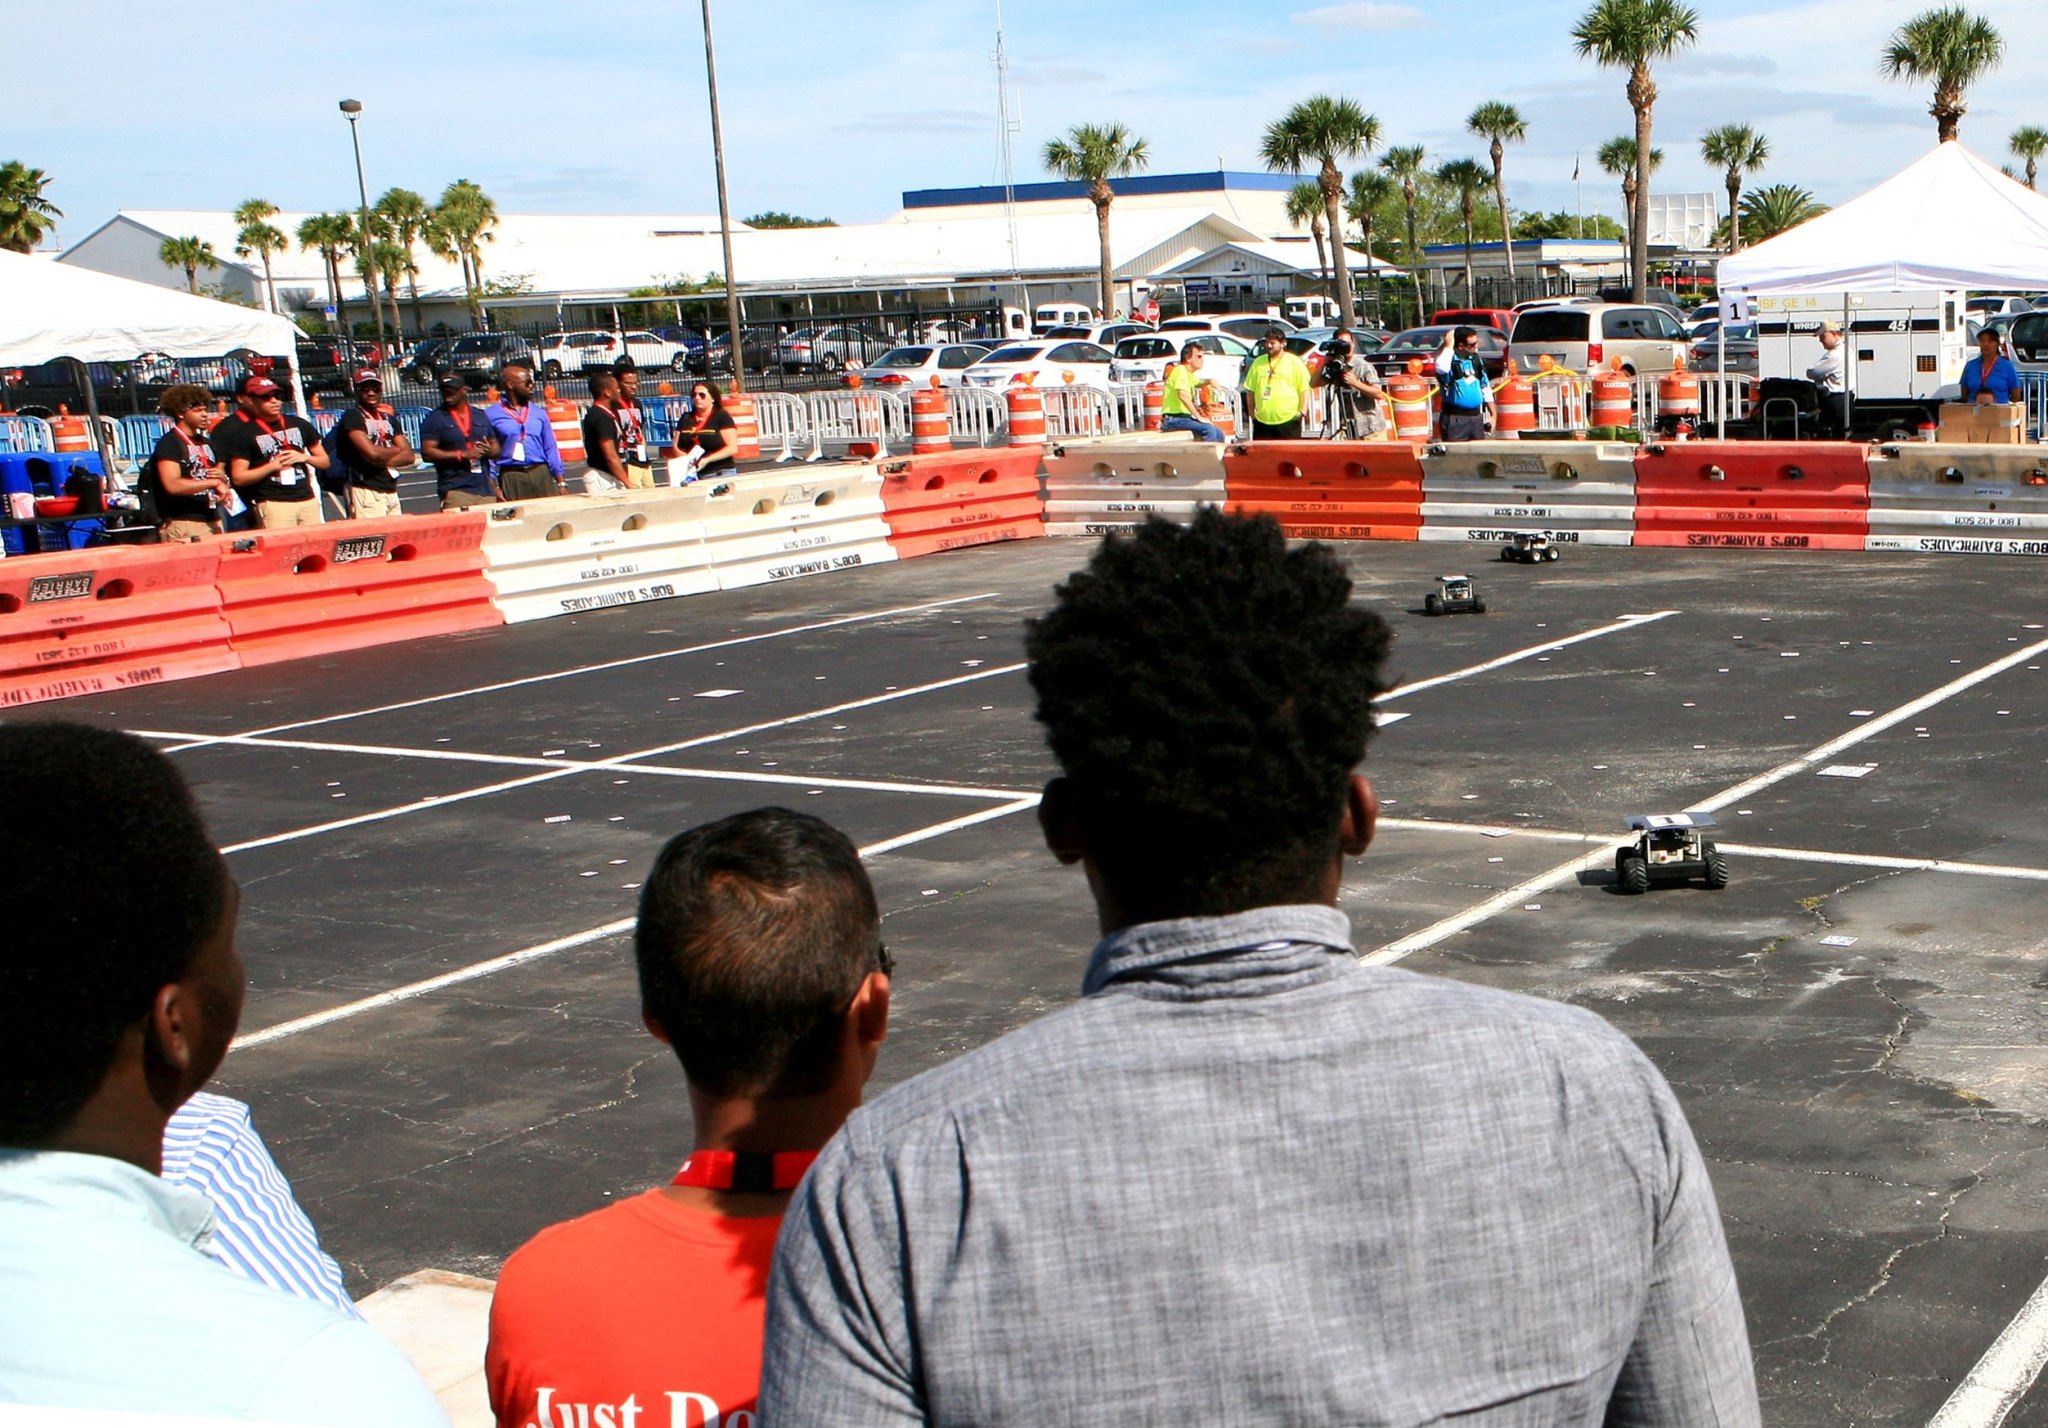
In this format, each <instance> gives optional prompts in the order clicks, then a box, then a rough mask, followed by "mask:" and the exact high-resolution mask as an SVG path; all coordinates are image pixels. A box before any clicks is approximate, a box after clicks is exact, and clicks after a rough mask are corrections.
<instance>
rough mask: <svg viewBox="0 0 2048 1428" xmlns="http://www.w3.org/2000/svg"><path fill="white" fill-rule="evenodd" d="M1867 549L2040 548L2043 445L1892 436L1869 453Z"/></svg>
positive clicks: (2044, 521)
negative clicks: (1891, 440)
mask: <svg viewBox="0 0 2048 1428" xmlns="http://www.w3.org/2000/svg"><path fill="white" fill-rule="evenodd" d="M1864 548H1865V549H1867V550H1913V551H1931V552H1935V553H1939V554H1944V555H2048V452H2044V451H2043V450H2042V449H2041V448H2040V447H2038V446H1987V445H1983V444H1980V443H1977V442H1960V443H1943V442H1918V441H1911V442H1900V443H1898V444H1897V445H1888V446H1885V447H1883V448H1882V449H1881V450H1880V452H1879V453H1878V454H1877V455H1874V456H1872V457H1871V458H1870V539H1869V541H1868V542H1867V543H1866V544H1865V547H1864Z"/></svg>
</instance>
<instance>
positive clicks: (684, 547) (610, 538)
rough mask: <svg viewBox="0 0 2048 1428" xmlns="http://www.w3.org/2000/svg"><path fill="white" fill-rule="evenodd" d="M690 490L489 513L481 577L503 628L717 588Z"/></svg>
mask: <svg viewBox="0 0 2048 1428" xmlns="http://www.w3.org/2000/svg"><path fill="white" fill-rule="evenodd" d="M705 500H706V498H705V496H704V495H703V494H702V493H701V492H699V491H698V489H697V488H696V487H695V486H686V487H684V488H683V489H681V490H675V491H646V490H641V491H633V492H626V493H621V494H616V495H604V496H581V497H579V496H556V497H552V498H550V499H547V500H539V501H521V502H519V503H518V504H516V505H506V506H493V507H491V508H490V524H489V525H488V526H487V527H486V528H485V531H484V558H485V560H486V561H487V562H488V565H487V568H486V570H485V574H486V576H487V577H488V578H489V579H490V582H491V585H492V587H493V588H494V589H496V591H497V592H498V594H497V605H498V608H499V609H500V610H502V611H504V612H505V620H506V622H507V623H508V624H515V625H516V624H522V623H524V622H526V621H528V620H545V619H549V618H551V617H553V616H556V615H580V614H586V613H588V612H589V611H592V610H603V609H609V608H610V607H612V606H615V605H633V604H638V603H639V602H641V601H643V600H667V599H670V598H672V597H674V596H677V595H701V594H703V593H704V592H706V591H709V590H716V589H717V588H718V577H717V575H716V574H714V573H713V572H712V569H711V553H710V551H709V550H707V549H706V548H705V545H704V506H705Z"/></svg>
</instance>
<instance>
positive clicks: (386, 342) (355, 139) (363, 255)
mask: <svg viewBox="0 0 2048 1428" xmlns="http://www.w3.org/2000/svg"><path fill="white" fill-rule="evenodd" d="M341 112H342V113H343V114H344V115H345V116H347V118H348V141H349V143H350V144H352V145H353V146H354V147H355V151H356V197H357V198H358V199H360V200H361V201H362V205H363V207H362V224H363V226H362V227H361V228H359V229H357V230H356V243H357V248H356V256H357V257H358V258H359V259H360V260H361V267H362V270H363V296H364V297H365V298H368V299H369V302H370V315H371V316H372V317H374V318H376V319H377V355H378V357H379V359H380V360H382V359H384V358H388V357H390V356H391V339H390V338H388V337H386V336H385V335H384V309H383V308H382V307H380V306H378V303H377V275H376V266H375V264H374V263H373V262H372V261H371V258H370V248H371V246H372V244H371V241H370V186H369V185H368V184H367V183H365V182H364V181H363V141H362V137H361V135H360V133H359V132H358V131H357V129H356V120H357V119H359V118H361V117H362V113H363V101H362V100H360V99H344V100H342V101H341Z"/></svg>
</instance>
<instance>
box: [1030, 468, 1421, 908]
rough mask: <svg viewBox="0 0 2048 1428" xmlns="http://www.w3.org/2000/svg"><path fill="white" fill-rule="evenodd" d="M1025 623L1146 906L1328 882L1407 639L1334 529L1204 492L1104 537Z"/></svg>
mask: <svg viewBox="0 0 2048 1428" xmlns="http://www.w3.org/2000/svg"><path fill="white" fill-rule="evenodd" d="M1055 595H1056V598H1055V601H1054V604H1053V607H1052V609H1051V610H1049V611H1047V612H1046V613H1045V614H1044V615H1042V616H1040V617H1039V618H1037V619H1035V620H1032V621H1030V622H1029V624H1028V626H1027V628H1026V636H1025V650H1026V653H1027V655H1028V656H1029V659H1030V679H1031V687H1032V689H1033V690H1034V691H1035V692H1036V693H1037V696H1038V708H1037V715H1038V721H1039V723H1041V724H1043V725H1044V726H1045V732H1046V741H1047V743H1048V744H1049V745H1050V746H1051V748H1052V753H1053V757H1054V758H1055V759H1057V760H1058V761H1059V764H1060V767H1061V768H1062V769H1063V770H1064V771H1065V772H1066V774H1067V776H1068V778H1069V779H1070V780H1071V781H1072V785H1071V786H1072V792H1073V795H1074V798H1075V805H1074V807H1075V810H1076V813H1077V815H1078V816H1079V817H1080V818H1081V819H1082V821H1083V823H1084V825H1085V827H1086V829H1087V831H1088V834H1089V846H1090V849H1091V852H1092V854H1093V856H1094V859H1095V862H1096V866H1097V867H1098V869H1099V870H1100V871H1101V873H1102V876H1103V878H1104V879H1105V881H1106V882H1107V883H1108V884H1109V887H1110V891H1111V892H1112V893H1113V894H1114V896H1115V897H1116V899H1117V902H1118V905H1119V906H1120V908H1121V909H1122V910H1123V911H1124V912H1125V913H1126V914H1127V915H1134V916H1136V917H1137V918H1138V920H1154V919H1157V918H1162V917H1196V916H1207V915H1213V914H1217V913H1222V912H1235V911H1241V910H1243V909H1244V908H1248V907H1261V906H1268V905H1272V904H1274V903H1278V902H1296V901H1305V900H1312V899H1313V897H1314V896H1315V890H1316V888H1317V886H1318V882H1319V879H1320V878H1321V877H1322V876H1323V875H1324V874H1325V872H1326V870H1327V868H1328V866H1329V861H1330V859H1331V858H1332V857H1333V856H1335V853H1336V839H1337V827H1338V823H1339V822H1340V820H1341V818H1342V815H1343V811H1344V786H1345V781H1346V779H1348V778H1349V776H1350V774H1351V772H1352V771H1353V770H1354V769H1355V768H1357V766H1358V764H1359V761H1360V760H1361V759H1363V758H1364V757H1365V745H1366V740H1367V739H1368V738H1369V737H1370V736H1371V734H1372V728H1373V715H1372V701H1373V699H1374V698H1375V697H1376V696H1378V695H1379V694H1381V693H1382V692H1384V690H1385V689H1386V688H1387V683H1386V681H1385V680H1384V679H1383V677H1382V674H1381V666H1382V665H1383V664H1384V663H1385V660H1386V657H1387V651H1388V647H1389V645H1390V643H1391V642H1392V639H1393V634H1392V632H1391V631H1390V630H1389V629H1388V627H1387V624H1386V621H1384V620H1382V619H1381V618H1380V617H1379V616H1378V615H1376V614H1374V613H1373V612H1371V611H1370V610H1367V609H1365V608H1363V607H1361V606H1358V605H1354V604H1352V603H1351V598H1350V597H1351V578H1350V576H1349V575H1347V574H1346V573H1345V570H1344V566H1343V563H1342V562H1341V561H1340V560H1339V559H1338V558H1337V556H1336V554H1335V552H1333V551H1332V550H1331V549H1330V548H1329V547H1328V546H1325V545H1321V544H1314V543H1311V544H1307V545H1301V546H1296V547H1295V548H1293V549H1291V550H1290V549H1289V548H1288V546H1287V539H1286V537H1285V536H1284V535H1283V534H1282V533H1281V530H1280V527H1279V526H1278V525H1277V524H1275V523H1274V521H1273V520H1272V518H1271V517H1269V516H1255V517H1247V516H1229V515H1224V514H1223V513H1221V512H1220V511H1217V510H1215V509H1214V508H1204V509H1203V510H1201V511H1200V512H1199V513H1198V514H1197V515H1196V516H1195V519H1194V522H1193V523H1192V524H1191V525H1186V526H1178V525H1173V524H1170V523H1168V522H1165V521H1161V520H1158V519H1156V518H1155V519H1153V520H1150V521H1147V522H1146V523H1145V524H1144V525H1143V526H1140V527H1139V528H1138V529H1137V530H1136V531H1135V532H1134V533H1133V534H1132V535H1131V536H1130V537H1129V538H1127V539H1126V538H1118V537H1111V538H1110V539H1108V540H1105V541H1104V542H1103V543H1102V545H1101V547H1100V548H1099V549H1098V550H1097V551H1096V552H1095V555H1094V557H1093V558H1092V559H1091V560H1090V561H1089V562H1088V565H1087V566H1086V568H1084V569H1083V570H1081V571H1079V572H1078V573H1076V574H1075V575H1073V576H1071V577H1069V578H1068V580H1067V581H1066V582H1065V583H1064V584H1062V585H1061V586H1060V587H1059V588H1058V590H1057V591H1056V592H1055Z"/></svg>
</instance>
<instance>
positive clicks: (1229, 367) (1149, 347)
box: [1109, 332, 1253, 387]
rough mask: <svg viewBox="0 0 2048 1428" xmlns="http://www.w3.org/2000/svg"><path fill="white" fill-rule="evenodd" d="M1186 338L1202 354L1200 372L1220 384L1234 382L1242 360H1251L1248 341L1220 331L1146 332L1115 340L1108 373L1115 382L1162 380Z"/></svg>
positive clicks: (1240, 368) (1238, 375) (1239, 373)
mask: <svg viewBox="0 0 2048 1428" xmlns="http://www.w3.org/2000/svg"><path fill="white" fill-rule="evenodd" d="M1190 342H1192V343H1194V344H1195V345H1196V346H1197V347H1199V348H1201V349H1202V351H1203V353H1204V354H1206V355H1204V356H1203V358H1202V375H1203V376H1204V377H1207V378H1208V379H1209V380H1210V381H1212V382H1215V383H1218V384H1219V385H1221V386H1225V387H1234V386H1236V385H1237V384H1238V380H1239V379H1240V378H1241V377H1242V376H1243V375H1244V364H1245V363H1247V362H1249V361H1251V360H1252V356H1253V353H1252V349H1251V347H1250V346H1249V344H1247V343H1244V342H1240V341H1238V339H1236V338H1235V337H1226V336H1224V335H1223V334H1222V333H1220V332H1161V333H1146V334H1145V335H1144V336H1142V337H1126V338H1125V339H1124V340H1123V341H1121V342H1119V343H1117V345H1116V361H1115V363H1113V364H1112V365H1111V367H1110V369H1109V374H1110V376H1111V377H1112V378H1113V379H1114V380H1116V381H1118V382H1163V381H1165V380H1166V369H1167V368H1168V367H1169V366H1171V365H1172V364H1173V363H1175V362H1178V361H1179V360H1180V349H1181V348H1182V347H1184V346H1185V345H1186V344H1188V343H1190Z"/></svg>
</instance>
